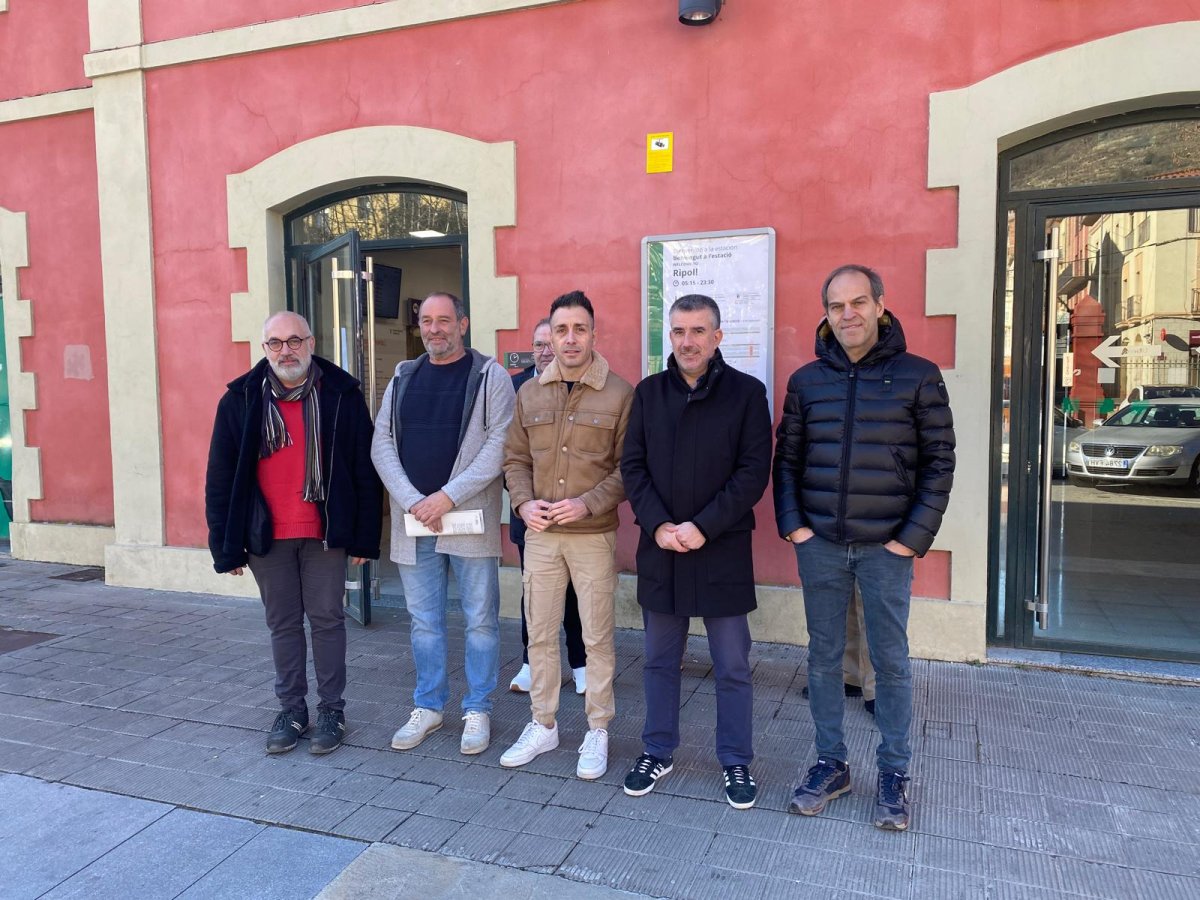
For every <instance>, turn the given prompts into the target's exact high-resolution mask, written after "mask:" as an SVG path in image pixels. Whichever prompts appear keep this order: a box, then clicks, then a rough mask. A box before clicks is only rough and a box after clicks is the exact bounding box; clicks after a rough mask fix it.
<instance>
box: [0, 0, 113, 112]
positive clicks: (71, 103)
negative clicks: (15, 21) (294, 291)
mask: <svg viewBox="0 0 1200 900" xmlns="http://www.w3.org/2000/svg"><path fill="white" fill-rule="evenodd" d="M0 12H3V10H0ZM92 102H93V100H92V89H91V88H90V87H86V88H76V89H75V90H71V91H56V92H54V93H52V94H38V95H36V96H33V97H19V98H17V99H16V100H0V125H3V124H5V123H6V122H22V121H24V120H26V119H44V118H46V117H48V116H61V115H66V114H67V113H73V112H81V111H82V110H85V109H91V108H92Z"/></svg>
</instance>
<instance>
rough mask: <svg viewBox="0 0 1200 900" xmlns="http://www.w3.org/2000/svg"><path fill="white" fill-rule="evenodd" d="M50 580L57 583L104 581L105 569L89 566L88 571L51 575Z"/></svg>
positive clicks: (77, 570) (81, 570)
mask: <svg viewBox="0 0 1200 900" xmlns="http://www.w3.org/2000/svg"><path fill="white" fill-rule="evenodd" d="M50 578H51V579H53V580H55V581H103V580H104V569H102V568H100V567H99V566H89V567H88V568H86V569H76V570H75V571H74V572H63V574H61V575H51V576H50Z"/></svg>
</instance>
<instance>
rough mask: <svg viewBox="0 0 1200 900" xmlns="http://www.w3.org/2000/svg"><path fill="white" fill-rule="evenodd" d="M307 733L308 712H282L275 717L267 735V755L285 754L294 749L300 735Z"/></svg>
mask: <svg viewBox="0 0 1200 900" xmlns="http://www.w3.org/2000/svg"><path fill="white" fill-rule="evenodd" d="M306 731H308V710H304V712H293V711H291V710H286V709H285V710H284V711H283V712H281V713H280V714H279V715H277V716H276V717H275V721H274V723H273V724H272V725H271V733H270V734H268V735H267V752H268V753H287V752H288V751H289V750H294V749H295V748H296V742H297V741H299V740H300V735H302V734H304V732H306Z"/></svg>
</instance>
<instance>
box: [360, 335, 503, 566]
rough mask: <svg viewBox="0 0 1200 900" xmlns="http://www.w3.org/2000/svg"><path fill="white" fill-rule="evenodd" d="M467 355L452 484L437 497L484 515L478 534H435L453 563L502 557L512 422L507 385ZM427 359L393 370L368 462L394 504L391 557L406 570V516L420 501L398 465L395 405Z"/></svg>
mask: <svg viewBox="0 0 1200 900" xmlns="http://www.w3.org/2000/svg"><path fill="white" fill-rule="evenodd" d="M467 352H468V353H469V354H470V355H471V359H472V362H471V373H470V375H468V376H467V389H466V392H465V396H464V405H463V423H462V428H461V430H460V431H459V434H458V455H457V456H456V457H455V458H454V468H453V469H452V470H451V472H450V480H449V481H448V482H447V483H446V484H445V485H444V486H443V487H442V490H443V491H444V492H445V493H446V495H447V496H449V497H450V499H451V500H453V501H454V507H455V509H482V510H483V521H484V530H483V534H461V535H448V534H443V535H439V536H438V539H437V543H436V544H435V547H436V548H437V551H438V552H439V553H447V554H451V555H453V556H469V557H481V556H499V555H500V487H501V479H500V467H501V463H502V462H503V461H504V437H505V435H506V433H507V432H508V423H509V422H510V421H512V416H513V405H514V399H515V397H516V394H515V393H514V392H513V387H512V380H511V379H510V378H509V377H508V372H506V371H505V370H504V369H503V368H502V367H501V366H500V364H499V363H498V362H496V360H495V359H493V358H492V357H490V356H484V355H483V354H482V353H480V352H478V351H477V350H468V351H467ZM428 361H429V356H428V354H422V355H421V356H419V357H418V358H417V359H411V360H405V361H404V362H402V363H400V364H399V365H397V366H396V376H395V377H394V378H393V379H392V381H391V383H390V384H389V385H388V387H387V390H386V391H384V394H383V402H382V403H380V404H379V412H378V413H377V414H376V416H375V436H374V438H373V439H372V441H371V460H372V462H374V463H375V469H376V471H377V472H379V477H380V479H381V480H382V481H383V486H384V487H386V488H387V491H388V494H390V495H391V498H392V552H391V558H392V560H393V561H394V562H397V563H403V564H407V565H412V564H413V563H415V562H416V561H417V542H416V538H411V537H409V536H408V535H407V534H405V532H404V513H406V512H408V510H410V509H412V508H413V506H415V505H416V504H417V503H419V502H420V501H422V500H424V499H425V495H424V494H422V493H421V492H420V491H418V490H417V489H416V488H415V487H413V484H412V482H411V481H409V480H408V475H406V474H405V472H404V467H403V466H402V465H401V464H400V454H399V451H398V449H397V448H398V447H399V441H398V440H397V435H398V434H399V433H400V430H401V429H403V427H404V423H403V422H401V421H400V416H399V410H400V401H401V400H402V399H403V397H404V392H405V391H406V390H407V389H408V384H409V382H410V380H411V379H412V376H413V373H414V372H415V371H416V370H417V368H418V367H419V366H422V365H426V364H428Z"/></svg>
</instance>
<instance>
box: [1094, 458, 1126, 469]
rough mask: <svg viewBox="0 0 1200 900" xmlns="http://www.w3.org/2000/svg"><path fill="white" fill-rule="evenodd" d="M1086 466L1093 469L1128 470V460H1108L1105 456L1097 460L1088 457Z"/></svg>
mask: <svg viewBox="0 0 1200 900" xmlns="http://www.w3.org/2000/svg"><path fill="white" fill-rule="evenodd" d="M1087 464H1088V465H1089V466H1090V467H1091V468H1093V469H1128V468H1129V460H1127V459H1110V458H1109V457H1107V456H1101V457H1099V458H1092V457H1090V456H1089V457H1088V460H1087Z"/></svg>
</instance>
